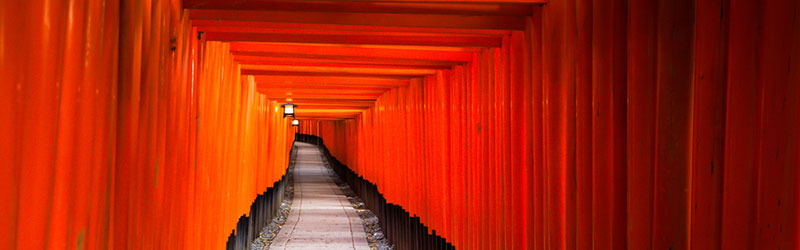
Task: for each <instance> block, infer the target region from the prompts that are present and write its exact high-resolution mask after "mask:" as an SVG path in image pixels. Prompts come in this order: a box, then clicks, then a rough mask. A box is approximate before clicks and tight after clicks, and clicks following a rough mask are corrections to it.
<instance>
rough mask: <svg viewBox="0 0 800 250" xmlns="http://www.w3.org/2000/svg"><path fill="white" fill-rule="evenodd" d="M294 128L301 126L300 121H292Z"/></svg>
mask: <svg viewBox="0 0 800 250" xmlns="http://www.w3.org/2000/svg"><path fill="white" fill-rule="evenodd" d="M292 126H295V127H297V126H300V120H292Z"/></svg>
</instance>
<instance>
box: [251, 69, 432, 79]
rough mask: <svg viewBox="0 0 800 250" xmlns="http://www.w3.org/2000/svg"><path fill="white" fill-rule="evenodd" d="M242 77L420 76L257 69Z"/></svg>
mask: <svg viewBox="0 0 800 250" xmlns="http://www.w3.org/2000/svg"><path fill="white" fill-rule="evenodd" d="M241 74H242V75H254V76H259V75H264V76H318V77H369V78H374V77H378V78H380V77H394V78H396V79H402V80H410V79H411V78H416V77H420V75H391V74H365V73H349V72H303V71H275V70H259V69H242V70H241Z"/></svg>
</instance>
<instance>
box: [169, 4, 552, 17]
mask: <svg viewBox="0 0 800 250" xmlns="http://www.w3.org/2000/svg"><path fill="white" fill-rule="evenodd" d="M541 2H546V1H545V0H529V1H527V2H526V1H517V0H508V1H506V0H499V1H485V0H468V1H436V0H434V1H422V0H415V1H329V0H325V1H314V0H237V1H230V0H184V1H183V5H184V8H200V9H238V10H281V11H321V12H368V13H419V14H461V15H513V16H528V15H530V14H531V6H529V4H531V3H533V4H540V3H541Z"/></svg>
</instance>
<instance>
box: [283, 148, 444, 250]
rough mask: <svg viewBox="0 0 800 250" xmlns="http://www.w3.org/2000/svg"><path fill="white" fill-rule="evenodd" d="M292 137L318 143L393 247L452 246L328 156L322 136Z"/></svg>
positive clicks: (432, 249) (404, 249)
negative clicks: (374, 217)
mask: <svg viewBox="0 0 800 250" xmlns="http://www.w3.org/2000/svg"><path fill="white" fill-rule="evenodd" d="M295 141H300V142H305V143H310V144H314V145H317V146H319V147H320V149H321V150H322V152H323V153H324V155H325V157H326V158H327V159H328V162H329V163H330V165H331V167H332V168H333V170H334V171H335V172H336V174H337V175H339V177H340V178H342V179H343V181H345V182H346V183H347V185H350V188H351V189H353V192H355V193H356V195H358V196H359V197H360V198H361V199H362V200H364V203H365V204H366V206H367V208H368V209H369V210H372V212H373V213H375V215H376V216H378V220H379V223H380V225H381V229H383V232H384V233H385V234H386V239H387V240H388V241H389V244H393V245H394V249H397V250H412V249H422V250H440V249H442V250H450V249H455V247H454V246H453V245H452V244H450V243H448V242H447V241H446V240H445V239H444V238H442V237H441V236H438V235H436V230H433V231H432V233H430V234H429V233H428V227H426V226H425V225H423V224H422V223H420V219H419V217H416V216H413V217H412V216H411V215H410V214H409V213H408V212H407V211H406V210H405V209H403V208H402V207H400V206H398V205H396V204H391V203H387V202H386V199H385V198H384V197H383V194H381V193H380V192H378V186H376V185H375V184H372V183H371V182H369V181H367V180H365V179H363V178H361V177H360V176H358V175H357V174H356V173H355V172H353V171H352V170H350V168H348V167H347V166H345V165H344V164H342V163H341V162H339V160H336V158H334V157H333V156H331V154H330V152H329V151H328V148H326V147H325V144H324V143H323V142H322V138H319V137H317V136H313V135H306V134H295Z"/></svg>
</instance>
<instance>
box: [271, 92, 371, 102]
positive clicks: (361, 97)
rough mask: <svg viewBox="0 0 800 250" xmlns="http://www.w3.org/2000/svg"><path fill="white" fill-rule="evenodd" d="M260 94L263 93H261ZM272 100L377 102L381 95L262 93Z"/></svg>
mask: <svg viewBox="0 0 800 250" xmlns="http://www.w3.org/2000/svg"><path fill="white" fill-rule="evenodd" d="M259 93H261V92H260V91H259ZM262 94H264V96H266V97H267V98H270V99H282V100H285V99H286V98H299V99H324V100H330V99H337V100H353V101H375V100H377V99H378V97H379V96H380V94H305V93H304V94H295V93H262Z"/></svg>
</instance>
